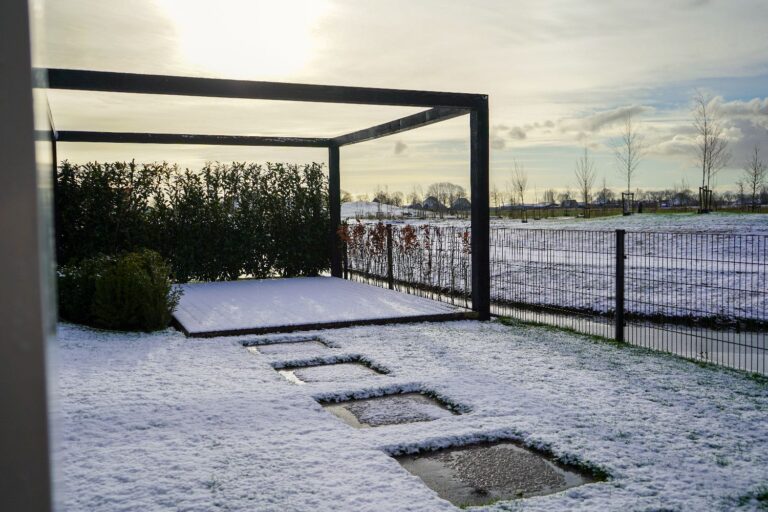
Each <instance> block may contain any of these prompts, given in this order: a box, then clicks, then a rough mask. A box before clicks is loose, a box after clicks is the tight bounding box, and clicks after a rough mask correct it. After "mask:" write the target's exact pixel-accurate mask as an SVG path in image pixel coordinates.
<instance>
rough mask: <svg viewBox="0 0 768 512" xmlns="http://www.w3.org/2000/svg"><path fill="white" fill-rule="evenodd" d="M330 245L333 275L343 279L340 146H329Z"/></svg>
mask: <svg viewBox="0 0 768 512" xmlns="http://www.w3.org/2000/svg"><path fill="white" fill-rule="evenodd" d="M328 201H329V206H328V210H329V213H330V217H331V219H330V223H329V227H328V245H329V249H330V251H331V275H332V276H333V277H341V244H339V237H338V234H337V232H336V231H337V230H338V229H339V226H340V225H341V178H340V174H339V146H338V145H337V144H331V145H329V146H328Z"/></svg>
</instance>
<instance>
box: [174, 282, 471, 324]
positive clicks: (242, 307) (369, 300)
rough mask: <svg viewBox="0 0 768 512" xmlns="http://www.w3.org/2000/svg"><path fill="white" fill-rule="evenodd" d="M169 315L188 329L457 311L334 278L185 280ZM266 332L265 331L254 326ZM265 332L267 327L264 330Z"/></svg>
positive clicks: (391, 316) (396, 316)
mask: <svg viewBox="0 0 768 512" xmlns="http://www.w3.org/2000/svg"><path fill="white" fill-rule="evenodd" d="M180 288H181V289H182V290H183V292H184V293H183V295H182V296H181V299H180V301H179V305H178V307H177V308H176V311H175V312H174V314H173V316H174V318H176V320H177V321H178V322H179V323H181V325H183V326H184V328H185V329H186V331H187V332H189V333H190V334H203V333H211V332H216V333H219V334H221V333H222V331H241V332H243V331H245V332H248V331H249V330H250V332H254V331H253V329H269V328H275V327H283V326H289V325H290V326H297V325H306V324H313V325H316V324H319V323H335V322H350V321H361V320H362V321H365V320H382V319H387V318H403V317H425V316H433V315H441V314H453V313H460V312H461V311H463V310H461V309H460V308H458V307H455V306H451V305H450V304H446V303H441V302H436V301H432V300H428V299H424V298H421V297H416V296H414V295H406V294H403V293H398V292H395V291H392V290H385V289H383V288H379V287H376V286H371V285H367V284H362V283H355V282H352V281H345V280H344V279H339V278H336V277H296V278H292V279H250V280H241V281H226V282H221V281H219V282H212V283H193V284H184V285H181V286H180ZM259 332H265V331H259ZM267 332H268V331H267Z"/></svg>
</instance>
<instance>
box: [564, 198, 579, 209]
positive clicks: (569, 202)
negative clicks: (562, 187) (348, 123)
mask: <svg viewBox="0 0 768 512" xmlns="http://www.w3.org/2000/svg"><path fill="white" fill-rule="evenodd" d="M560 206H561V207H563V208H578V206H579V202H578V201H577V200H575V199H563V200H562V201H560Z"/></svg>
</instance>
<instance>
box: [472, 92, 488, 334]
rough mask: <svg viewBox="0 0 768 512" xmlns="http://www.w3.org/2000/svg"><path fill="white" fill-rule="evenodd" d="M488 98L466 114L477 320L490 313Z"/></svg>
mask: <svg viewBox="0 0 768 512" xmlns="http://www.w3.org/2000/svg"><path fill="white" fill-rule="evenodd" d="M488 124H489V123H488V100H487V99H486V100H485V101H483V102H482V104H481V105H480V106H478V107H477V108H475V109H473V110H472V112H471V113H470V115H469V126H470V133H471V140H470V187H471V189H472V191H471V193H472V220H471V222H472V224H471V225H472V242H471V250H472V309H473V310H474V311H475V312H477V314H478V317H479V319H480V320H487V319H489V318H490V316H491V288H490V279H491V270H490V253H489V247H488V244H489V242H490V240H489V236H488V235H489V228H490V226H489V214H490V212H489V197H488V170H489V163H490V153H489V135H488Z"/></svg>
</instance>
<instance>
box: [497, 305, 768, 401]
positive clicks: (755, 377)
mask: <svg viewBox="0 0 768 512" xmlns="http://www.w3.org/2000/svg"><path fill="white" fill-rule="evenodd" d="M497 320H498V322H499V323H501V324H502V325H506V326H508V327H518V328H520V327H536V328H538V329H545V330H547V331H550V332H560V333H566V334H571V335H573V336H578V337H579V338H582V339H587V340H590V341H593V342H596V343H606V344H608V345H611V346H612V347H615V348H619V349H624V348H631V349H632V350H637V351H639V352H644V353H646V354H648V355H651V356H653V357H666V358H673V359H675V360H683V361H688V362H690V363H693V364H695V365H696V366H699V367H701V368H707V369H709V370H713V371H721V372H727V373H731V374H733V375H738V376H739V377H742V378H746V379H748V380H751V381H753V382H755V383H757V384H760V385H761V386H768V375H762V374H760V373H754V372H747V371H744V370H738V369H735V368H728V367H727V366H721V365H718V364H716V363H712V362H709V361H702V360H700V359H692V358H689V357H684V356H680V355H677V354H672V353H669V352H661V351H658V350H653V349H650V348H646V347H639V346H636V345H632V344H631V343H626V342H623V341H617V340H615V339H613V338H606V337H605V336H598V335H596V334H587V333H583V332H580V331H577V330H576V329H571V328H570V327H560V326H556V325H550V324H544V323H541V322H532V321H529V320H518V319H516V318H511V317H506V316H501V317H498V318H497Z"/></svg>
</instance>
